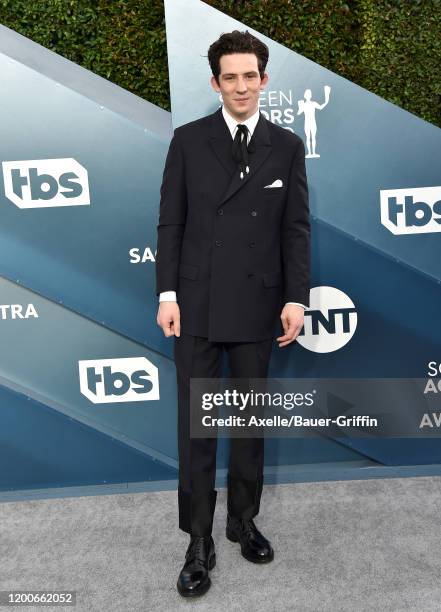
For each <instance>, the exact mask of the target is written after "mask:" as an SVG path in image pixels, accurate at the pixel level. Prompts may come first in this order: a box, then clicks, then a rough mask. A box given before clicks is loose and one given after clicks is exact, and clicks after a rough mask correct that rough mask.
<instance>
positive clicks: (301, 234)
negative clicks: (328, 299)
mask: <svg viewBox="0 0 441 612" xmlns="http://www.w3.org/2000/svg"><path fill="white" fill-rule="evenodd" d="M310 235H311V227H310V220H309V196H308V182H307V177H306V167H305V146H304V144H303V140H301V139H300V142H299V144H298V146H297V149H296V152H295V153H294V157H293V161H292V164H291V169H290V176H289V185H288V192H287V197H286V205H285V210H284V213H283V217H282V227H281V249H282V266H283V281H284V293H283V303H286V302H299V303H301V304H304V305H306V306H308V307H309V289H310V265H311V264H310V260H311V256H310Z"/></svg>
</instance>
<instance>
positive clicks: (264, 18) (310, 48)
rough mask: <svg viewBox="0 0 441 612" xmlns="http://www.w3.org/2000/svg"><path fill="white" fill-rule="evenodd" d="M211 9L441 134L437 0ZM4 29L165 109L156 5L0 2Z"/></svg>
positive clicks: (118, 0)
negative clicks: (360, 88) (420, 120)
mask: <svg viewBox="0 0 441 612" xmlns="http://www.w3.org/2000/svg"><path fill="white" fill-rule="evenodd" d="M207 4H210V5H211V6H213V7H215V8H217V9H219V10H221V11H222V12H224V13H226V14H227V15H230V16H231V17H234V18H235V19H237V20H239V21H241V22H242V23H244V24H245V26H249V27H252V28H254V29H255V30H257V31H259V32H262V33H263V34H266V35H267V36H269V37H270V38H272V39H274V40H276V41H278V42H280V43H282V44H283V45H285V46H287V47H289V48H291V49H293V50H294V51H297V52H298V53H301V54H302V55H304V56H306V57H308V58H310V59H312V60H313V61H314V62H317V63H319V64H321V65H322V66H325V67H326V68H329V69H330V70H332V71H333V72H336V73H337V74H340V75H341V76H344V77H346V78H347V79H349V80H351V81H353V82H355V83H357V84H358V85H361V86H362V87H365V88H366V89H368V90H370V91H372V92H374V93H376V94H378V95H379V96H381V97H383V98H385V99H387V100H389V101H391V102H393V103H394V104H397V105H399V106H401V107H402V108H405V109H406V110H408V111H410V112H412V113H414V114H416V115H418V116H420V117H422V118H423V119H426V120H427V121H430V122H432V123H434V124H436V125H438V126H440V127H441V0H412V1H410V0H378V1H374V0H355V1H353V2H343V1H341V0H304V1H294V0H279V1H277V0H276V1H272V2H269V1H267V0H258V1H253V2H245V1H237V0H216V1H215V0H211V1H210V0H209V1H208V2H207ZM0 22H1V23H2V24H3V25H5V26H7V27H9V28H12V29H13V30H16V31H17V32H20V33H21V34H23V35H24V36H27V37H28V38H30V39H32V40H34V41H35V42H38V43H40V44H41V45H43V46H45V47H47V48H48V49H51V50H53V51H55V52H56V53H59V54H60V55H63V56H64V57H67V58H68V59H70V60H72V61H74V62H76V63H78V64H80V65H81V66H84V67H85V68H88V69H89V70H92V71H93V72H95V73H97V74H99V75H101V76H103V77H105V78H106V79H109V80H110V81H113V82H114V83H117V84H118V85H120V86H121V87H124V88H125V89H128V90H129V91H131V92H133V93H135V94H137V95H138V96H141V97H142V98H145V99H146V100H149V101H150V102H153V103H154V104H157V105H158V106H161V107H162V108H164V109H166V110H170V102H169V87H168V74H167V48H166V40H165V20H164V6H163V2H162V0H0ZM207 69H208V64H207Z"/></svg>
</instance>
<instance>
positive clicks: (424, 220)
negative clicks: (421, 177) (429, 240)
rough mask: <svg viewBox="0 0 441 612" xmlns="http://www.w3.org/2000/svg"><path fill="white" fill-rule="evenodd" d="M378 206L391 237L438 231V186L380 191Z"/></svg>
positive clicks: (440, 194)
mask: <svg viewBox="0 0 441 612" xmlns="http://www.w3.org/2000/svg"><path fill="white" fill-rule="evenodd" d="M380 206H381V223H382V224H383V225H384V227H386V228H387V229H388V230H389V231H390V232H392V234H395V235H398V234H426V233H428V232H441V187H413V188H410V189H380Z"/></svg>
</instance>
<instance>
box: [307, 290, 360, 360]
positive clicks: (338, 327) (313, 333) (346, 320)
mask: <svg viewBox="0 0 441 612" xmlns="http://www.w3.org/2000/svg"><path fill="white" fill-rule="evenodd" d="M309 299H310V306H309V308H307V309H306V310H305V318H304V325H303V329H302V331H301V332H300V334H299V335H298V336H297V342H298V343H299V344H301V345H302V346H303V347H304V348H306V349H308V350H309V351H313V352H315V353H331V352H332V351H338V349H341V348H342V347H343V346H344V345H345V344H347V343H348V342H349V340H350V339H351V338H352V336H353V335H354V333H355V330H356V328H357V311H356V310H355V306H354V303H353V301H352V300H351V298H350V297H349V296H347V295H346V293H344V292H343V291H340V289H336V288H335V287H327V286H322V287H314V288H313V289H311V291H310V298H309Z"/></svg>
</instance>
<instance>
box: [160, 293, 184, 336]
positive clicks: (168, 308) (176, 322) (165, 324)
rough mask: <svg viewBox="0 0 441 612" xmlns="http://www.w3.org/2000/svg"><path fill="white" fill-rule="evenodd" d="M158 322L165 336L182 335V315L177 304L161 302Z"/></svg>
mask: <svg viewBox="0 0 441 612" xmlns="http://www.w3.org/2000/svg"><path fill="white" fill-rule="evenodd" d="M156 322H157V324H158V325H159V327H161V328H162V331H163V332H164V336H167V337H168V336H180V335H181V313H180V311H179V306H178V303H177V302H168V301H162V302H159V308H158V316H157V317H156Z"/></svg>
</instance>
